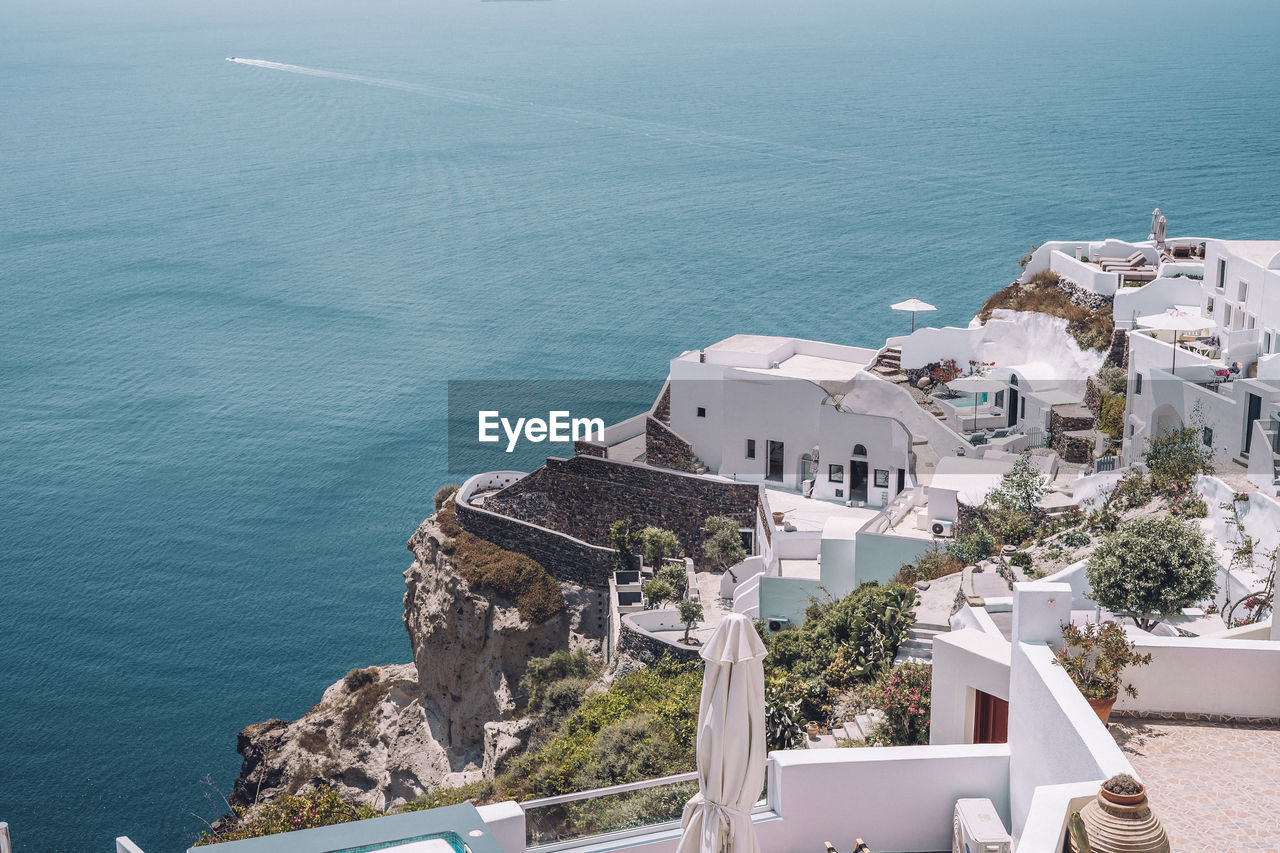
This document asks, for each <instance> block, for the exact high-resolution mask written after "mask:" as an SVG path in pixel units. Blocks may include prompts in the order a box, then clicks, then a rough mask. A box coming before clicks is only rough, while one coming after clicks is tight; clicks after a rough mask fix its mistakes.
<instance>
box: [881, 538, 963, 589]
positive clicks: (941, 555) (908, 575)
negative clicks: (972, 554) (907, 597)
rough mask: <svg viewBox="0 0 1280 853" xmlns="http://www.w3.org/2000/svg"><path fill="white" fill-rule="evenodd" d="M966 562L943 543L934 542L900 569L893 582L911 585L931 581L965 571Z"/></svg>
mask: <svg viewBox="0 0 1280 853" xmlns="http://www.w3.org/2000/svg"><path fill="white" fill-rule="evenodd" d="M963 569H964V563H962V562H960V560H959V559H957V558H956V556H955V555H954V554H952V553H951V551H950V550H949V549H948V548H947V547H946V546H945V545H943V544H941V543H939V542H932V543H930V544H929V547H928V548H926V549H925V550H924V551H922V552H921V553H919V554H917V555H916V558H915V561H914V562H911V563H907V564H906V565H904V566H903V567H902V568H900V569H898V573H897V574H895V575H894V576H893V582H894V583H899V584H903V585H904V586H910V585H911V584H913V583H917V582H919V581H931V580H936V579H938V578H941V577H946V576H947V575H952V574H955V573H956V572H959V571H963Z"/></svg>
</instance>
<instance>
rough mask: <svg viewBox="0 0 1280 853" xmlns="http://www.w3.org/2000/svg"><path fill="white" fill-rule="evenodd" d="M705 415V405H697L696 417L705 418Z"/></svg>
mask: <svg viewBox="0 0 1280 853" xmlns="http://www.w3.org/2000/svg"><path fill="white" fill-rule="evenodd" d="M706 416H707V409H706V407H705V406H699V407H698V417H700V418H705V417H706Z"/></svg>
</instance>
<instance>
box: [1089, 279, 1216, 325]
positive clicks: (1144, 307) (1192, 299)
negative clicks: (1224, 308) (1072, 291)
mask: <svg viewBox="0 0 1280 853" xmlns="http://www.w3.org/2000/svg"><path fill="white" fill-rule="evenodd" d="M1202 285H1203V282H1201V281H1197V280H1196V279H1193V278H1187V277H1186V276H1179V277H1177V278H1157V279H1156V280H1155V281H1149V282H1147V283H1146V284H1144V285H1143V286H1142V287H1122V288H1120V289H1119V290H1118V291H1116V295H1115V301H1114V302H1113V303H1112V305H1111V316H1112V317H1113V318H1114V319H1115V321H1116V325H1118V326H1120V327H1122V328H1126V329H1128V328H1132V322H1133V319H1134V318H1135V317H1145V316H1147V315H1149V314H1159V313H1160V312H1162V311H1166V310H1168V309H1169V308H1172V307H1173V306H1175V305H1203V292H1202Z"/></svg>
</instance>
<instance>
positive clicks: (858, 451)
mask: <svg viewBox="0 0 1280 853" xmlns="http://www.w3.org/2000/svg"><path fill="white" fill-rule="evenodd" d="M853 455H854V456H866V455H867V448H866V447H865V446H864V445H861V444H855V445H854V446H853Z"/></svg>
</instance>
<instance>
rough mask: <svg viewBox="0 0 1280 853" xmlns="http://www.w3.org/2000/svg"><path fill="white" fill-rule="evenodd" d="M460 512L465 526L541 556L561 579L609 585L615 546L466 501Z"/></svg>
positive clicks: (499, 542)
mask: <svg viewBox="0 0 1280 853" xmlns="http://www.w3.org/2000/svg"><path fill="white" fill-rule="evenodd" d="M530 476H532V475H530ZM513 485H514V484H513ZM508 488H510V486H509V487H508ZM490 500H492V498H490ZM457 515H458V524H459V525H461V526H462V529H463V530H466V531H467V532H468V533H471V534H474V535H476V536H479V537H480V538H481V539H487V540H488V541H490V542H492V543H494V544H495V545H500V546H502V547H503V548H506V549H507V550H508V551H516V552H518V553H521V554H524V555H526V556H528V557H531V558H533V559H535V560H537V561H538V562H539V563H541V564H542V565H543V567H544V568H546V570H547V571H548V572H550V573H551V575H552V577H554V578H555V579H556V580H558V581H560V582H561V583H576V584H582V585H584V586H590V587H607V586H608V585H609V573H610V572H612V571H613V569H614V557H615V554H614V551H613V549H612V548H604V547H598V546H594V545H591V544H589V543H586V542H582V541H580V540H578V539H575V538H573V537H571V536H566V535H563V534H561V533H559V532H557V531H555V530H548V529H545V528H542V527H539V526H537V525H535V524H530V523H526V522H524V521H521V520H519V519H515V518H510V517H507V516H505V515H499V514H497V513H493V512H489V511H486V510H483V509H478V508H476V507H473V506H467V505H466V504H462V503H460V504H458V505H457Z"/></svg>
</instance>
